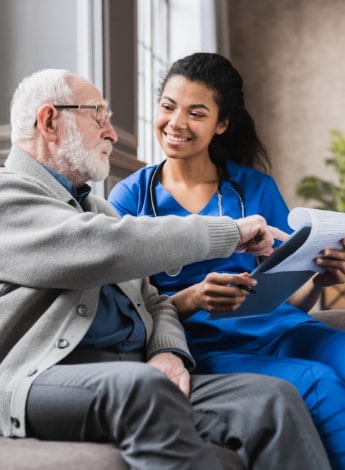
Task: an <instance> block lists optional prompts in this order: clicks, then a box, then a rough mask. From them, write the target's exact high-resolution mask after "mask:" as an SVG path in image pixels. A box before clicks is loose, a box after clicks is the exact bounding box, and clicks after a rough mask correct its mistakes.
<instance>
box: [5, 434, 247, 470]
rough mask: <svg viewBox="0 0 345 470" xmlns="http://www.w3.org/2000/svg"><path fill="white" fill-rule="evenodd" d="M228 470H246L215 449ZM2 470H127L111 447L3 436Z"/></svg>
mask: <svg viewBox="0 0 345 470" xmlns="http://www.w3.org/2000/svg"><path fill="white" fill-rule="evenodd" d="M214 447H215V450H216V452H217V454H218V457H219V459H220V461H221V462H222V463H223V466H224V469H225V470H244V466H243V465H242V463H241V460H240V459H239V457H238V455H237V454H236V453H235V452H232V451H229V450H227V449H223V448H221V447H218V446H214ZM0 468H1V470H38V469H42V470H43V469H44V470H80V469H81V468H82V469H83V470H95V469H96V470H111V469H114V470H128V468H129V467H128V466H127V464H126V463H125V462H124V461H123V459H122V458H121V454H120V451H119V450H118V449H117V448H116V447H115V446H113V445H112V444H96V443H92V442H53V441H39V440H37V439H31V438H30V439H6V438H3V437H0Z"/></svg>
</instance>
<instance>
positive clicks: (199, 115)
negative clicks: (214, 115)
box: [190, 111, 204, 119]
mask: <svg viewBox="0 0 345 470" xmlns="http://www.w3.org/2000/svg"><path fill="white" fill-rule="evenodd" d="M190 115H191V116H192V117H194V118H198V119H200V118H202V117H204V115H203V114H201V113H196V112H195V111H193V112H192V113H190Z"/></svg>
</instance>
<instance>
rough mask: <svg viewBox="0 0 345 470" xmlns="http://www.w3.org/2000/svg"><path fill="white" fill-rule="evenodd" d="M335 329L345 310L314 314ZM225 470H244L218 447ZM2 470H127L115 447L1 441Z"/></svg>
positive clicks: (340, 324)
mask: <svg viewBox="0 0 345 470" xmlns="http://www.w3.org/2000/svg"><path fill="white" fill-rule="evenodd" d="M311 315H312V316H314V317H315V318H317V319H319V320H321V321H324V322H325V323H328V324H329V325H331V326H334V327H337V328H341V329H345V310H324V311H321V312H315V313H311ZM215 449H216V451H217V454H218V456H219V458H220V459H221V461H222V463H223V466H224V469H225V470H243V469H244V466H243V465H242V464H241V462H240V460H239V458H238V456H237V455H236V454H235V453H234V452H232V451H228V450H225V449H222V448H220V447H217V446H215ZM0 468H1V470H37V469H44V470H61V469H63V470H79V469H81V468H82V469H83V470H95V469H97V470H111V469H114V470H126V469H128V467H127V465H126V464H125V463H124V461H123V460H122V458H121V455H120V452H119V450H118V449H117V448H116V447H115V446H113V445H112V444H95V443H88V442H84V443H81V442H50V441H44V442H43V441H39V440H37V439H5V438H0Z"/></svg>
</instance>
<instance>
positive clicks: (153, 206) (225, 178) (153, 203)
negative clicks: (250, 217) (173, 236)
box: [149, 160, 245, 218]
mask: <svg viewBox="0 0 345 470" xmlns="http://www.w3.org/2000/svg"><path fill="white" fill-rule="evenodd" d="M165 162H166V160H164V161H163V162H162V163H160V164H159V165H158V166H157V168H156V169H155V171H154V172H153V173H152V175H151V178H150V182H149V198H150V206H151V209H152V212H153V215H154V217H158V216H159V214H158V209H157V200H156V196H155V192H154V187H155V184H156V182H157V180H158V174H159V172H160V171H161V169H162V168H163V165H164V164H165ZM224 181H228V182H229V183H230V184H231V185H232V187H233V189H234V190H235V192H236V193H237V195H238V198H239V203H240V209H241V217H242V218H244V217H245V211H244V195H243V191H242V188H241V186H240V184H239V183H238V182H237V181H235V180H234V179H233V178H231V176H230V175H228V174H226V175H225V176H223V177H222V179H221V180H220V181H219V183H218V188H217V194H218V206H219V215H220V216H222V215H223V208H222V196H223V195H222V184H223V182H224Z"/></svg>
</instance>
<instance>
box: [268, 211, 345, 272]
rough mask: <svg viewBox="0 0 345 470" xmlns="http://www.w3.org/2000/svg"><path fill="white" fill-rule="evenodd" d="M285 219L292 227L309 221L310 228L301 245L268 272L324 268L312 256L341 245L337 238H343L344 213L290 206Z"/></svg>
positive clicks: (344, 227)
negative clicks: (292, 207) (291, 207)
mask: <svg viewBox="0 0 345 470" xmlns="http://www.w3.org/2000/svg"><path fill="white" fill-rule="evenodd" d="M288 223H289V225H290V227H291V228H293V229H294V230H298V229H300V228H301V227H303V226H305V225H308V226H310V227H311V232H310V234H309V236H308V238H307V240H306V241H305V242H304V243H303V245H302V246H300V247H299V248H298V249H297V250H296V251H295V252H294V253H293V254H291V255H290V256H288V257H287V258H286V259H285V260H284V261H282V262H281V263H279V264H278V265H277V266H275V267H274V268H272V269H270V270H267V272H269V273H274V272H281V271H304V270H312V271H315V272H323V269H322V268H320V267H319V266H317V265H316V263H314V262H313V260H314V259H315V258H316V257H317V256H318V255H319V254H320V251H321V250H322V249H324V248H341V247H342V245H341V243H340V240H341V239H342V238H345V213H342V212H335V211H326V210H321V209H311V208H306V207H296V208H295V209H292V210H291V212H290V214H289V216H288Z"/></svg>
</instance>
